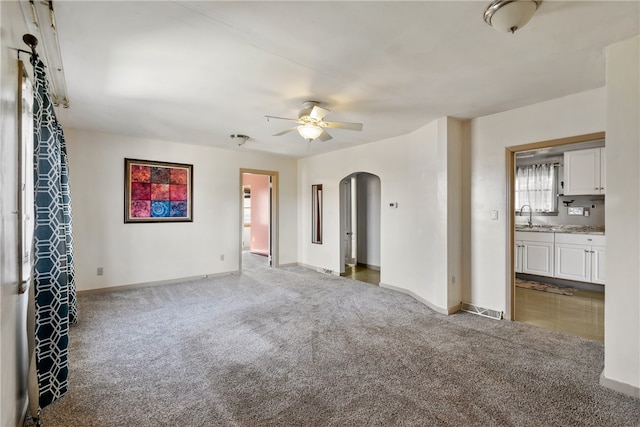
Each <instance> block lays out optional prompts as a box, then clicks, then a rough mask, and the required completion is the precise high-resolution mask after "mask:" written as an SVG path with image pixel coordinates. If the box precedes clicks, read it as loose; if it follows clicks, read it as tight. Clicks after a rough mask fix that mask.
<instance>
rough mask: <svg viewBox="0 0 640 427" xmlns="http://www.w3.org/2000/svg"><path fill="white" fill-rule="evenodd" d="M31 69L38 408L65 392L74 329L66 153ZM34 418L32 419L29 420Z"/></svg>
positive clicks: (45, 89) (39, 67) (42, 81)
mask: <svg viewBox="0 0 640 427" xmlns="http://www.w3.org/2000/svg"><path fill="white" fill-rule="evenodd" d="M32 64H33V67H34V76H35V83H34V92H35V99H34V185H35V219H36V220H35V232H34V236H35V237H34V277H33V286H34V293H35V301H34V302H35V360H36V372H37V379H38V395H39V408H44V407H45V406H47V405H48V404H50V403H51V402H53V401H54V400H56V399H57V398H59V397H61V396H62V395H64V394H65V393H66V391H67V385H68V374H69V360H68V348H69V324H71V323H76V322H77V320H78V311H77V306H76V289H75V281H74V268H73V237H72V228H71V193H70V191H69V177H68V175H67V172H68V169H67V148H66V145H65V141H64V136H63V134H62V127H61V126H60V124H59V123H58V121H57V119H56V115H55V111H54V109H53V104H52V102H51V99H50V97H49V86H48V82H47V77H46V74H45V67H44V64H43V63H42V61H40V60H39V59H38V58H37V56H34V57H33V58H32ZM32 416H34V417H36V416H37V415H36V414H32Z"/></svg>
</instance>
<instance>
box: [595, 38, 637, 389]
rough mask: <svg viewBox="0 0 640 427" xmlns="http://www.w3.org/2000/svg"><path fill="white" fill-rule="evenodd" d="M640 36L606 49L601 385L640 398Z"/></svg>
mask: <svg viewBox="0 0 640 427" xmlns="http://www.w3.org/2000/svg"><path fill="white" fill-rule="evenodd" d="M639 63H640V37H635V38H632V39H630V40H627V41H624V42H620V43H617V44H615V45H612V46H610V47H609V48H608V49H607V160H606V161H607V167H606V174H607V175H606V178H607V216H606V219H605V228H606V233H607V260H606V262H607V285H606V298H605V308H604V316H605V319H604V325H605V331H604V337H605V338H604V339H605V358H604V362H605V363H604V372H603V375H602V379H603V381H602V383H603V384H604V385H607V386H611V387H613V388H616V389H619V390H620V391H623V392H626V393H629V394H632V395H635V396H636V397H640V314H639V313H640V262H639V260H640V218H639V216H638V213H639V212H640V173H639V172H638V165H639V164H640V67H639V65H638V64H639Z"/></svg>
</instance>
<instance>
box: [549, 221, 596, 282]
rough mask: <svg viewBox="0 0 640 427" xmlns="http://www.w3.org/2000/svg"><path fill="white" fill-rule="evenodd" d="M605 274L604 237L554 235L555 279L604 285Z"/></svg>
mask: <svg viewBox="0 0 640 427" xmlns="http://www.w3.org/2000/svg"><path fill="white" fill-rule="evenodd" d="M605 273H606V269H605V236H603V235H593V234H563V233H556V235H555V277H557V278H560V279H569V280H577V281H580V282H592V283H600V284H604V283H605Z"/></svg>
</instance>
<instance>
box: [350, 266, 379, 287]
mask: <svg viewBox="0 0 640 427" xmlns="http://www.w3.org/2000/svg"><path fill="white" fill-rule="evenodd" d="M340 275H341V276H342V277H346V278H348V279H353V280H358V281H360V282H365V283H370V284H372V285H379V284H380V271H379V270H374V269H371V268H367V267H363V266H361V265H347V266H346V267H345V269H344V273H342V274H340Z"/></svg>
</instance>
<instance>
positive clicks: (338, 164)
mask: <svg viewBox="0 0 640 427" xmlns="http://www.w3.org/2000/svg"><path fill="white" fill-rule="evenodd" d="M451 120H452V119H447V118H443V119H439V120H437V121H434V122H432V123H430V124H428V125H426V126H424V127H423V128H421V129H418V130H417V131H415V132H413V133H411V134H408V135H404V136H401V137H397V138H392V139H388V140H384V141H378V142H374V143H371V144H367V145H364V146H358V147H352V148H348V149H344V150H340V151H338V152H332V153H327V154H323V155H318V156H313V157H308V158H305V159H301V160H300V161H299V165H298V197H299V203H298V206H299V209H298V219H299V230H300V232H299V244H298V247H299V262H301V263H303V264H306V265H310V266H314V267H318V268H323V269H330V270H333V271H340V264H341V259H340V256H339V253H340V244H341V235H340V218H339V217H340V209H339V208H340V204H339V183H340V180H341V179H342V178H344V177H345V176H348V175H351V174H352V173H354V172H369V173H372V174H374V175H377V176H379V177H380V184H381V200H382V211H381V217H380V222H381V226H380V228H381V239H380V240H381V242H380V246H381V254H380V274H381V276H380V281H381V282H382V283H383V284H384V285H387V286H392V287H395V288H399V289H401V290H403V291H406V292H409V293H411V294H413V295H415V296H416V297H418V298H419V299H421V300H423V301H424V302H426V303H428V304H429V305H431V306H432V307H434V308H436V309H437V310H439V311H444V312H446V311H448V309H449V306H448V304H449V301H448V289H447V284H448V276H449V265H448V261H447V250H446V248H447V247H448V246H447V245H448V239H449V235H448V233H449V230H448V221H447V213H448V212H447V210H448V206H449V205H448V204H447V200H448V199H447V196H448V190H447V188H448V187H447V179H448V174H447V168H448V167H449V166H450V165H449V160H448V156H449V155H450V153H449V152H448V149H449V148H448V145H447V137H448V136H447V135H448V128H447V126H448V125H449V123H450V121H451ZM459 133H460V132H458V134H459ZM456 150H459V148H456ZM458 157H459V156H458ZM458 160H459V159H458ZM459 169H460V168H458V170H457V172H459ZM312 184H322V185H323V187H322V188H323V193H324V200H323V201H324V216H323V221H324V234H323V243H322V245H312V244H311V242H310V238H309V236H310V235H311V233H310V230H311V213H310V212H309V207H310V206H311V200H310V199H309V197H310V196H309V194H310V193H311V192H310V188H311V185H312ZM456 191H457V192H459V190H456ZM441 201H444V202H445V203H444V206H442V205H441V204H440V202H441ZM392 202H397V203H398V208H397V209H392V208H390V207H389V203H392ZM458 230H459V226H458ZM458 233H459V231H458ZM457 256H458V259H459V257H460V255H459V254H458V255H457ZM459 286H460V283H459V282H458V283H456V284H454V285H453V286H452V287H451V288H452V289H454V288H456V287H459ZM458 302H459V301H458Z"/></svg>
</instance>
